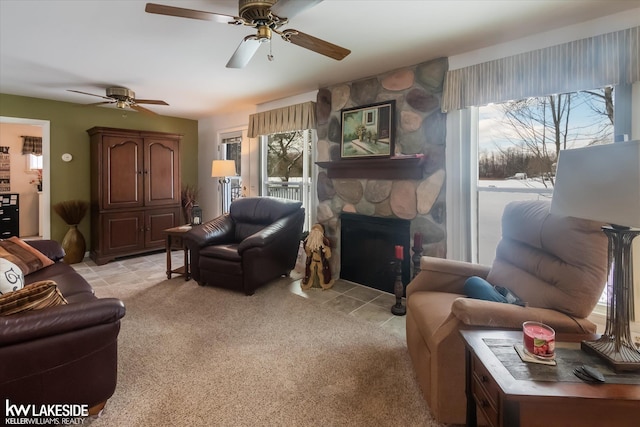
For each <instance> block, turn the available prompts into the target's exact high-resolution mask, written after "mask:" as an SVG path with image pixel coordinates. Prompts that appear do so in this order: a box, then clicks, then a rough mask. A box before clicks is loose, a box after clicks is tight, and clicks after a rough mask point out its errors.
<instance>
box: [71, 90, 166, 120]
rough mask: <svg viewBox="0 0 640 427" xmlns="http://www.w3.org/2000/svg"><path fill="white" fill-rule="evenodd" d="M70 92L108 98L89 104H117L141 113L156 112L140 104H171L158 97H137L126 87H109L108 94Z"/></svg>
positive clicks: (117, 106)
mask: <svg viewBox="0 0 640 427" xmlns="http://www.w3.org/2000/svg"><path fill="white" fill-rule="evenodd" d="M68 91H69V92H75V93H81V94H83V95H90V96H97V97H98V98H103V99H106V101H102V102H95V103H93V104H87V105H103V104H115V106H116V108H121V109H125V108H132V109H134V110H136V111H139V112H141V113H147V114H156V113H154V112H153V111H151V110H149V109H147V108H144V107H142V106H141V105H139V104H153V105H169V104H167V103H166V102H164V101H160V100H156V99H136V93H135V92H134V91H132V90H131V89H127V88H126V87H108V88H107V90H106V96H104V95H96V94H94V93H88V92H82V91H79V90H72V89H68Z"/></svg>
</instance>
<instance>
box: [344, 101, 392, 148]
mask: <svg viewBox="0 0 640 427" xmlns="http://www.w3.org/2000/svg"><path fill="white" fill-rule="evenodd" d="M395 110H396V101H395V100H390V101H384V102H378V103H375V104H369V105H363V106H360V107H353V108H345V109H343V110H342V111H341V116H342V140H341V143H340V157H341V158H343V159H359V158H377V157H391V156H393V155H394V149H395V147H394V144H395V140H394V139H395Z"/></svg>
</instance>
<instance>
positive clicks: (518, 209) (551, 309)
mask: <svg viewBox="0 0 640 427" xmlns="http://www.w3.org/2000/svg"><path fill="white" fill-rule="evenodd" d="M549 206H550V204H549V202H546V201H533V202H512V203H509V204H508V205H507V207H506V208H505V210H504V214H503V216H502V239H501V241H500V243H499V244H498V247H497V249H496V258H495V261H494V262H493V265H492V266H491V267H489V266H483V265H478V264H470V263H466V262H461V261H453V260H447V259H440V258H431V257H422V259H421V262H420V269H421V271H420V273H419V274H418V276H416V278H415V279H413V280H412V281H411V283H409V285H408V286H407V319H406V329H407V347H408V349H409V355H410V356H411V361H412V364H413V367H414V370H415V372H416V376H417V379H418V383H419V384H420V388H421V389H422V394H423V396H424V398H425V400H426V401H427V404H428V405H429V407H430V409H431V412H432V414H433V415H434V417H435V418H436V419H437V420H438V421H439V422H443V423H452V424H464V423H465V415H466V407H465V405H466V397H465V382H464V380H465V360H464V357H465V356H464V354H465V353H464V344H463V341H462V337H461V336H460V333H459V330H460V329H478V328H499V329H521V328H522V323H523V322H524V321H527V320H535V321H538V322H543V323H546V324H548V325H550V326H552V327H553V328H554V329H555V330H556V332H566V333H586V332H588V333H593V332H595V331H596V325H595V324H593V323H592V322H591V321H589V320H588V319H587V316H589V314H591V311H592V310H593V308H594V307H595V305H596V304H597V302H598V299H599V298H600V295H601V294H602V291H603V288H604V284H605V282H606V276H607V238H606V236H605V234H604V233H603V232H602V231H601V230H600V226H601V225H602V224H599V223H595V222H592V221H586V220H580V219H576V218H569V217H559V216H556V215H552V214H550V213H549ZM469 276H480V277H483V278H485V279H486V280H487V281H489V283H491V284H493V285H499V286H504V287H506V288H508V289H510V290H511V291H513V292H514V293H515V294H516V295H518V296H519V297H520V298H521V299H523V300H524V301H525V302H527V304H528V305H527V307H520V306H518V305H514V304H506V303H499V302H492V301H482V300H477V299H471V298H466V297H465V295H464V291H463V285H464V282H465V281H466V279H467V278H468V277H469Z"/></svg>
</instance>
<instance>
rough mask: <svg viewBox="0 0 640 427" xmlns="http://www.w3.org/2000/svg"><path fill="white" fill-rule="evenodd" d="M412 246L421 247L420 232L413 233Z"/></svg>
mask: <svg viewBox="0 0 640 427" xmlns="http://www.w3.org/2000/svg"><path fill="white" fill-rule="evenodd" d="M413 247H414V248H421V247H422V234H421V233H416V234H414V235H413Z"/></svg>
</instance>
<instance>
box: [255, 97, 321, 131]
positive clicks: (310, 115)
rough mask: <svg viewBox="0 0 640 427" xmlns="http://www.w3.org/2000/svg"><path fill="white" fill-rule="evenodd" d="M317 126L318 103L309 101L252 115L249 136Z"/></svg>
mask: <svg viewBox="0 0 640 427" xmlns="http://www.w3.org/2000/svg"><path fill="white" fill-rule="evenodd" d="M315 128H316V103H315V102H311V101H309V102H303V103H302V104H296V105H290V106H288V107H283V108H276V109H275V110H269V111H264V112H262V113H256V114H252V115H250V116H249V130H248V134H247V136H248V137H249V138H255V137H257V136H259V135H270V134H272V133H280V132H292V131H296V130H303V129H315Z"/></svg>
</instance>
